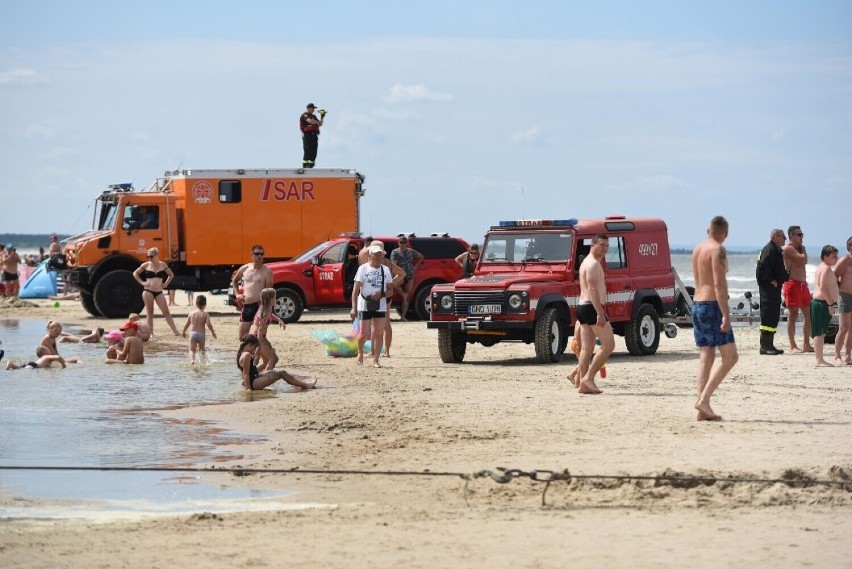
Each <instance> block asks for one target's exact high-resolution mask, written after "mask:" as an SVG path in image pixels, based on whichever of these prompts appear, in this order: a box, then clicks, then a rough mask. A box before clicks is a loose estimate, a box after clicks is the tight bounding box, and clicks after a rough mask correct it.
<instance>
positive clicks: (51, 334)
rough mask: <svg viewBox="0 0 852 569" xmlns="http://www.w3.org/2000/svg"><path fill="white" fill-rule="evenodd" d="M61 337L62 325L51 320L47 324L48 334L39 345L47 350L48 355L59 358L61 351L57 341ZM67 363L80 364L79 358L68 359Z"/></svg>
mask: <svg viewBox="0 0 852 569" xmlns="http://www.w3.org/2000/svg"><path fill="white" fill-rule="evenodd" d="M61 335H62V324H60V323H59V322H57V321H56V320H51V321H49V322H48V323H47V334H45V335H44V336H43V337H42V339H41V342H39V345H40V346H44V347H45V348H47V353H48V355H51V356H58V355H59V350H58V349H57V347H56V339H57V338H59V337H60V336H61ZM65 363H68V364H76V363H80V360H79V359H77V358H68V359H66V360H65Z"/></svg>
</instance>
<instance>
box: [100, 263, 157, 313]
mask: <svg viewBox="0 0 852 569" xmlns="http://www.w3.org/2000/svg"><path fill="white" fill-rule="evenodd" d="M93 297H94V301H95V308H96V309H97V310H98V312H100V313H101V314H102V315H103V317H104V318H127V315H128V314H130V313H131V312H137V313H139V312H142V309H143V308H145V302H144V301H143V300H142V287H141V286H140V285H139V283H138V282H136V279H134V278H133V273H131V272H130V271H125V270H117V271H110V272H108V273H107V274H105V275H104V276H103V277H101V279H100V280H99V281H98V283H97V284H96V285H95V289H94V295H93Z"/></svg>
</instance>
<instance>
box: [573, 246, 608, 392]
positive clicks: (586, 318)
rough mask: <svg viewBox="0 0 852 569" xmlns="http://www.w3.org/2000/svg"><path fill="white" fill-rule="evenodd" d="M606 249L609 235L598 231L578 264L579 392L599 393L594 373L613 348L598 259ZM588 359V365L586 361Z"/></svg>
mask: <svg viewBox="0 0 852 569" xmlns="http://www.w3.org/2000/svg"><path fill="white" fill-rule="evenodd" d="M608 250H609V237H608V236H607V235H605V234H603V233H598V234H597V235H595V236H594V237H592V246H591V249H590V250H589V254H588V255H587V256H586V258H585V259H583V262H582V263H581V264H580V304H579V305H577V321H578V322H579V323H580V356H579V362H578V364H579V365H578V370H577V377H578V378H580V381H579V385H578V387H577V390H578V391H579V392H580V393H587V394H590V395H597V394H598V393H602V391H601V390H600V389H598V386H597V385H595V374H596V373H598V372H599V371H600V370H601V368H602V367H603V365H604V363H606V359H607V358H608V357H609V355H610V354H611V353H612V352H613V350H614V349H615V338H614V337H613V334H612V326H611V325H610V323H609V321H607V318H606V312H605V308H604V307H605V304H606V282H605V278H606V277H605V275H604V270H603V266H602V265H601V259H603V258H604V257H605V256H606V252H607V251H608ZM596 338H597V339H600V341H601V349H600V351H598V353H597V354H595V355H594V357H592V353H593V352H594V351H595V339H596ZM590 361H591V364H589V362H590Z"/></svg>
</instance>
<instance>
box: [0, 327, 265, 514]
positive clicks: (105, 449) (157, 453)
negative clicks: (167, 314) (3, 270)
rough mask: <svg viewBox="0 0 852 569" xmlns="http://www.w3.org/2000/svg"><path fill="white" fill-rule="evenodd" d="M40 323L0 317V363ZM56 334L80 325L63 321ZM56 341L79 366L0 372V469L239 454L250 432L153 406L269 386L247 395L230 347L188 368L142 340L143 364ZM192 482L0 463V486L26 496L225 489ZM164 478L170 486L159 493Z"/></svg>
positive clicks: (22, 353) (176, 461)
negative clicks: (112, 361)
mask: <svg viewBox="0 0 852 569" xmlns="http://www.w3.org/2000/svg"><path fill="white" fill-rule="evenodd" d="M45 325H46V322H44V321H36V320H25V319H9V318H7V319H0V341H2V342H3V344H2V346H0V348H2V349H3V350H5V353H6V355H5V357H4V359H3V362H2V363H0V367H5V362H6V361H8V360H9V359H11V360H14V361H18V362H19V363H20V362H21V361H27V360H35V359H36V357H35V348H36V346H37V345H38V343H39V341H40V340H41V337H42V336H43V335H44V334H45ZM64 331H67V332H72V333H81V332H83V331H81V330H77V329H74V328H72V327H68V326H66V327H65V330H64ZM58 348H59V353H60V354H62V356H63V357H65V358H71V357H77V358H80V359H81V360H82V363H79V364H68V367H67V368H66V369H61V368H60V367H59V366H57V365H55V364H54V366H53V367H52V368H50V369H39V370H15V371H0V383H2V385H0V432H2V433H3V436H2V437H0V466H16V467H17V466H39V467H45V466H56V467H83V466H85V467H170V468H175V467H196V466H199V465H200V464H201V463H204V462H211V461H216V462H223V461H228V460H237V459H240V458H242V457H243V455H242V454H241V453H240V443H243V442H247V441H250V440H256V439H253V438H252V437H249V436H245V435H240V434H237V433H233V432H229V431H226V430H224V429H222V428H221V427H219V426H217V425H216V424H214V423H210V422H202V421H194V420H187V421H181V420H174V419H169V418H165V417H163V416H162V415H160V414H159V413H158V411H161V410H164V409H174V408H179V407H185V406H190V405H205V404H226V403H231V402H235V401H246V400H248V399H247V398H248V397H251V398H258V397H260V398H265V397H274V396H275V393H276V392H275V391H274V390H266V391H264V392H253V393H252V394H251V395H250V396H249V395H248V392H245V391H244V390H243V389H242V387H241V385H240V381H239V376H238V374H237V371H236V367H235V364H234V361H233V358H234V356H233V350H227V351H224V352H223V353H222V354H218V353H216V352H215V351H213V350H210V349H208V356H209V358H208V362H207V363H206V364H205V365H200V364H196V365H194V366H191V365H189V363H188V356H187V352H186V351H185V349H183V348H181V347H175V346H165V345H160V344H158V343H157V342H156V341H152V342H147V343H146V344H145V364H143V365H124V364H116V365H106V364H104V363H103V362H104V359H105V353H106V344H105V343H98V344H80V343H76V344H75V343H59V344H58ZM198 483H199V479H198V477H197V476H176V475H175V474H174V473H165V474H164V473H148V472H143V473H138V472H137V473H129V472H98V471H87V472H85V473H79V472H77V473H73V472H68V471H61V470H60V471H56V472H47V471H40V470H30V471H26V470H24V471H18V470H0V492H2V493H3V494H6V495H12V496H24V497H29V498H52V497H56V496H62V497H63V498H65V499H70V500H88V499H108V497H109V496H112V495H119V494H123V495H124V496H125V497H126V498H133V499H134V500H143V501H147V502H152V501H153V502H158V501H160V500H161V499H163V498H164V497H166V496H168V497H171V498H173V497H174V496H175V492H174V490H175V488H176V486H175V485H181V486H182V488H180V491H179V492H178V493H177V494H179V495H180V496H182V498H181V500H182V501H185V500H186V499H191V498H187V496H194V497H195V498H193V499H197V498H199V497H202V496H207V495H208V494H209V495H215V496H218V497H221V496H223V493H222V491H221V490H219V489H216V488H209V487H206V486H204V485H201V486H199V487H196V488H194V489H191V488H190V486H188V484H198ZM164 485H165V486H171V487H172V489H171V490H169V491H166V492H164V491H163V486H164ZM190 489H191V492H190ZM208 490H209V491H210V492H209V493H208ZM234 492H236V493H237V494H239V493H244V491H243V490H235V491H234ZM231 494H233V492H232V493H231ZM279 494H280V493H279ZM208 497H209V496H208ZM229 497H232V498H233V497H235V496H233V495H229ZM236 497H241V496H236ZM171 498H170V499H171ZM128 503H130V502H128ZM4 515H5V516H6V517H8V516H9V515H14V513H13V512H11V511H6V509H4V508H2V507H0V517H4Z"/></svg>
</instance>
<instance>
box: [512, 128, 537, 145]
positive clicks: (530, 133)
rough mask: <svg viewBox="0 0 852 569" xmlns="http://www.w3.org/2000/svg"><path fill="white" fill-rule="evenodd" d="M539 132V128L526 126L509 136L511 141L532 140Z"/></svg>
mask: <svg viewBox="0 0 852 569" xmlns="http://www.w3.org/2000/svg"><path fill="white" fill-rule="evenodd" d="M539 134H541V128H539V127H537V126H534V127H531V128H528V129H526V130H521V131H518V132H516V133H514V134H512V136H511V137H510V138H511V140H512V142H534V141H535V140H536V139H537V138H538V136H539Z"/></svg>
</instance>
